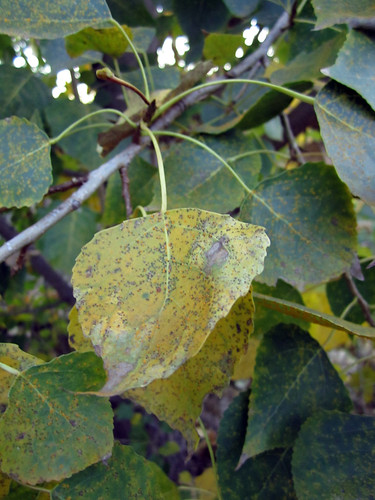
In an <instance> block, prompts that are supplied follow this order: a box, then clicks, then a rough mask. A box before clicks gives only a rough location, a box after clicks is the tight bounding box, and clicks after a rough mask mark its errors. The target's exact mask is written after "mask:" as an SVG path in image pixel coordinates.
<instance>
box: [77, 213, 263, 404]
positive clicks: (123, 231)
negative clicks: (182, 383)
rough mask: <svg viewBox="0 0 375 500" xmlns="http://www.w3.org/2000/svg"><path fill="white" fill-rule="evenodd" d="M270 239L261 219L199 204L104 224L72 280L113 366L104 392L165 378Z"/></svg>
mask: <svg viewBox="0 0 375 500" xmlns="http://www.w3.org/2000/svg"><path fill="white" fill-rule="evenodd" d="M268 245H269V239H268V237H267V236H266V234H265V232H264V229H263V228H261V227H259V226H253V225H250V224H245V223H242V222H238V221H236V220H234V219H232V218H231V217H230V216H228V215H219V214H215V213H211V212H205V211H202V210H198V209H179V210H170V211H167V212H165V213H156V214H153V215H151V216H148V217H143V218H139V219H136V220H128V221H125V222H124V223H123V224H120V225H119V226H116V227H113V228H111V229H107V230H105V231H101V232H100V233H98V234H97V235H96V236H95V237H94V239H93V240H92V241H91V242H90V243H88V244H87V245H86V246H85V247H83V249H82V252H81V254H80V255H79V257H78V258H77V262H76V265H75V267H74V269H73V280H72V282H73V287H74V294H75V297H76V299H77V308H78V313H79V321H80V324H81V326H82V330H83V334H84V335H85V336H87V337H89V338H90V339H91V342H92V343H93V345H94V348H95V350H96V352H97V354H98V355H99V356H101V357H102V358H103V361H104V366H105V368H106V370H107V372H108V381H107V384H106V385H105V387H104V388H103V390H102V392H103V393H105V394H116V393H122V392H124V391H125V390H127V389H131V388H134V387H142V386H145V385H147V384H149V383H150V382H151V381H153V380H155V379H160V378H166V377H168V376H169V375H171V374H172V373H173V372H174V371H175V370H176V369H177V368H178V367H179V366H180V365H182V364H183V363H184V362H185V361H186V360H188V359H189V358H190V357H192V356H194V355H195V354H197V352H198V351H199V350H200V349H201V347H202V345H203V344H204V342H205V341H206V338H207V337H208V335H209V334H210V332H211V331H212V330H213V328H214V327H215V325H216V323H217V322H218V321H219V319H221V318H223V317H224V316H226V315H227V314H228V312H229V310H230V309H231V307H232V305H233V304H234V302H235V301H236V300H237V299H238V298H239V297H241V296H243V295H246V293H247V292H248V290H249V287H250V285H251V281H252V279H253V278H254V276H256V275H257V274H259V273H260V272H261V271H262V270H263V260H264V257H265V255H266V247H267V246H268Z"/></svg>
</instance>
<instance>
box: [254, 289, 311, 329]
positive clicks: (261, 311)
mask: <svg viewBox="0 0 375 500" xmlns="http://www.w3.org/2000/svg"><path fill="white" fill-rule="evenodd" d="M253 290H254V292H255V293H256V294H257V295H258V294H262V295H267V296H272V297H276V298H279V299H284V300H288V301H291V302H293V303H297V304H301V305H304V303H303V299H302V296H301V294H300V293H299V292H298V290H296V289H295V288H293V287H292V286H291V285H289V284H288V283H285V281H282V280H278V281H277V283H276V286H274V287H271V286H267V285H265V284H263V283H257V282H254V283H253ZM278 323H294V324H297V325H298V326H300V327H301V328H304V329H305V330H308V328H309V322H308V321H307V320H305V319H303V318H296V317H293V316H290V315H288V314H283V313H281V312H280V311H272V310H270V309H269V308H267V307H265V306H264V305H263V304H262V303H261V302H260V301H257V305H256V317H255V329H254V335H255V336H256V337H257V338H261V337H262V335H264V334H265V333H266V332H267V331H268V330H270V329H271V328H272V327H273V326H275V325H277V324H278Z"/></svg>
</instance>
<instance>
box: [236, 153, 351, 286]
mask: <svg viewBox="0 0 375 500" xmlns="http://www.w3.org/2000/svg"><path fill="white" fill-rule="evenodd" d="M253 193H254V194H253V195H249V196H248V198H247V199H246V200H245V202H244V203H243V205H242V207H241V212H240V219H241V220H243V221H249V222H250V221H251V222H253V223H255V224H259V223H261V224H263V225H264V226H265V227H266V228H267V231H268V233H269V234H270V239H271V241H272V245H271V248H270V250H269V252H268V258H267V266H266V268H265V270H264V273H263V274H262V276H261V277H260V278H259V281H261V282H264V283H266V284H268V285H274V284H276V282H277V279H283V280H284V281H286V282H288V283H290V284H292V285H294V286H296V288H298V289H299V290H303V289H304V288H305V286H306V285H307V284H312V283H320V282H321V281H327V280H329V279H330V278H332V277H336V276H338V275H340V274H341V273H342V272H344V271H345V270H346V269H349V268H350V265H351V262H352V260H353V254H354V251H355V248H356V219H355V215H354V211H353V207H352V200H351V196H350V193H349V191H348V189H347V187H346V186H345V185H344V184H343V183H342V182H341V181H340V179H339V178H338V177H337V175H336V172H335V170H334V169H333V168H332V167H331V166H328V165H325V164H324V163H306V164H305V165H303V166H301V167H298V168H295V169H293V170H288V171H285V172H283V173H282V174H280V175H279V176H276V177H273V178H271V179H269V180H266V181H264V182H262V183H261V184H259V185H258V186H257V187H256V188H255V190H254V192H253Z"/></svg>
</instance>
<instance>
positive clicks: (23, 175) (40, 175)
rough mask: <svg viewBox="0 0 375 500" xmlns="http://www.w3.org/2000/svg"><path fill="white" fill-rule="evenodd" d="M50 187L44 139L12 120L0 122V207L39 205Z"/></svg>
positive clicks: (30, 127) (27, 124)
mask: <svg viewBox="0 0 375 500" xmlns="http://www.w3.org/2000/svg"><path fill="white" fill-rule="evenodd" d="M51 183H52V175H51V158H50V144H49V139H48V136H47V135H46V134H45V133H44V132H43V131H42V130H40V129H39V128H38V127H37V126H36V125H34V124H33V123H30V122H28V121H27V120H25V119H24V118H18V117H16V116H13V117H12V118H6V119H5V120H1V121H0V207H17V208H19V207H25V206H30V205H32V204H33V203H36V202H38V201H40V200H41V199H42V198H43V195H44V194H45V193H46V192H47V190H48V188H49V186H50V185H51Z"/></svg>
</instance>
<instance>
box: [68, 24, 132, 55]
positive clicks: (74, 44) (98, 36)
mask: <svg viewBox="0 0 375 500" xmlns="http://www.w3.org/2000/svg"><path fill="white" fill-rule="evenodd" d="M123 28H124V30H125V31H126V32H127V34H128V36H129V37H130V38H132V33H131V30H130V28H128V27H127V26H125V25H124V26H123ZM65 46H66V51H67V53H68V54H69V55H70V57H77V56H80V55H82V54H83V53H84V52H86V51H87V50H97V51H99V52H104V54H108V55H110V56H112V57H120V56H121V54H123V53H124V52H125V50H126V49H127V46H128V41H127V40H126V38H125V37H124V35H123V34H122V33H121V31H120V30H119V29H118V28H117V26H116V27H114V28H102V29H94V28H85V29H84V30H82V31H80V32H79V33H75V34H74V35H69V36H67V37H66V39H65Z"/></svg>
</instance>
